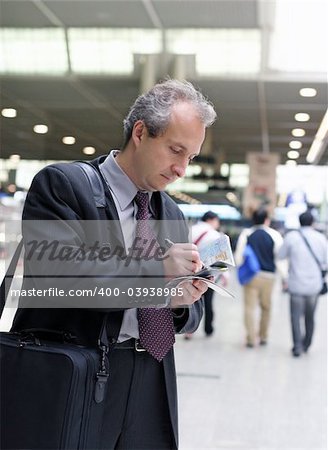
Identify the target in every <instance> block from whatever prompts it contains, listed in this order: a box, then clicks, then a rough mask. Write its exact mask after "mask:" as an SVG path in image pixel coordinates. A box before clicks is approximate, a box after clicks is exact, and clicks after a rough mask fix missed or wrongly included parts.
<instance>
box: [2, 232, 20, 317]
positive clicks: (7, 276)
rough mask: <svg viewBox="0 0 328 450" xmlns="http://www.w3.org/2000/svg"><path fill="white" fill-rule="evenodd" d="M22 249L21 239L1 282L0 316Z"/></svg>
mask: <svg viewBox="0 0 328 450" xmlns="http://www.w3.org/2000/svg"><path fill="white" fill-rule="evenodd" d="M22 248H23V239H21V240H20V242H19V244H18V245H17V248H16V250H15V253H14V256H13V257H12V259H11V261H10V264H9V267H8V270H7V272H6V274H5V276H4V277H3V280H2V282H1V287H0V316H1V314H2V311H3V309H4V307H5V304H6V299H7V297H8V293H9V289H10V286H11V283H12V282H13V278H14V274H15V271H16V267H17V264H18V260H19V257H20V254H21V252H22Z"/></svg>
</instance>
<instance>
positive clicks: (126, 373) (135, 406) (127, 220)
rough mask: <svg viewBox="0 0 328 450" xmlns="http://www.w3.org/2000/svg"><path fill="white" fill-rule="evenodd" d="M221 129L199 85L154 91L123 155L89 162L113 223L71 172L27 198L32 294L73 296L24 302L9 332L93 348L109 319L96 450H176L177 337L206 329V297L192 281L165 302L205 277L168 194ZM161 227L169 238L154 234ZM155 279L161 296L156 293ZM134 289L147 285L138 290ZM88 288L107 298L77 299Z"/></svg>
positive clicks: (139, 108) (53, 176)
mask: <svg viewBox="0 0 328 450" xmlns="http://www.w3.org/2000/svg"><path fill="white" fill-rule="evenodd" d="M215 118H216V114H215V112H214V109H213V107H212V105H211V104H210V103H209V102H208V101H207V100H206V99H205V98H204V97H203V95H202V94H201V93H200V92H198V91H197V90H196V89H195V88H194V87H193V85H192V84H190V83H188V82H179V81H176V80H168V81H165V82H163V83H160V84H157V85H155V86H154V87H153V88H152V89H151V90H150V91H149V92H147V93H145V94H143V95H141V96H139V97H138V98H137V100H136V101H135V103H134V104H133V106H132V107H131V109H130V111H129V113H128V115H127V117H126V118H125V120H124V144H123V148H122V150H121V151H118V150H113V151H111V152H110V154H109V155H106V156H102V157H99V158H97V159H95V160H93V161H91V164H92V165H93V166H94V168H95V170H96V171H97V172H98V175H99V176H100V177H101V183H102V185H103V188H104V190H105V211H104V213H105V217H103V219H104V220H99V214H100V212H99V209H101V208H99V207H98V206H99V205H96V203H95V201H94V196H93V192H92V189H91V186H90V184H89V183H88V180H87V179H86V178H85V176H84V174H83V173H82V171H81V170H80V168H79V167H78V166H77V165H76V164H74V163H69V164H64V163H59V164H54V165H50V166H48V167H46V168H44V169H43V170H41V172H39V173H38V174H37V175H36V177H35V178H34V180H33V182H32V185H31V188H30V190H29V193H28V195H27V199H26V203H25V207H24V212H23V237H24V244H25V277H24V283H23V289H25V290H28V289H32V288H37V287H38V286H39V284H40V283H43V287H46V288H47V289H51V287H52V286H53V283H54V282H55V281H54V280H57V282H59V281H58V280H60V283H61V287H62V288H63V290H64V292H68V291H69V290H70V291H71V292H72V293H73V294H72V297H71V296H64V297H60V298H59V297H58V298H54V297H52V298H50V296H49V295H45V296H43V297H41V298H40V297H38V298H37V297H36V296H34V297H32V298H28V299H27V298H25V297H24V298H23V297H21V303H20V304H21V306H25V308H20V309H19V310H18V312H17V314H16V317H15V320H14V323H13V327H12V330H13V331H20V330H22V329H26V328H47V329H53V330H61V331H65V333H70V334H72V335H74V336H75V337H76V339H77V342H78V343H80V344H82V345H89V346H95V347H96V346H97V339H98V336H99V333H100V330H101V327H102V325H103V323H104V318H105V317H106V318H108V323H109V324H111V323H115V324H116V325H117V324H118V326H119V330H120V331H119V334H118V336H110V338H111V339H112V342H116V345H115V347H114V350H113V351H112V352H111V355H110V361H109V366H110V377H109V381H108V383H107V385H108V386H107V391H106V402H107V404H106V408H105V414H104V417H103V419H102V424H101V426H100V427H99V428H100V429H101V430H102V431H101V436H100V439H99V440H100V447H99V448H106V449H114V448H115V449H123V448H125V449H127V448H130V449H132V448H133V449H155V448H156V449H171V448H172V449H174V448H177V447H178V425H177V393H176V376H175V366H174V355H173V343H174V332H175V333H185V332H192V331H194V330H195V329H196V328H197V326H198V324H199V322H200V320H201V317H202V301H201V300H200V299H201V298H202V295H203V294H204V292H205V291H206V289H207V286H206V284H205V283H202V282H201V281H194V282H187V283H184V284H183V285H182V286H181V287H180V288H179V291H178V290H175V291H173V290H172V291H170V292H169V293H167V292H166V295H163V289H162V291H160V290H158V289H161V288H163V286H164V285H165V282H166V281H168V280H170V279H171V278H172V277H175V276H178V275H185V274H189V273H192V272H196V271H198V270H199V269H200V268H201V261H200V258H199V253H198V251H197V247H196V246H195V245H193V244H191V243H188V241H187V233H188V229H187V226H186V224H185V222H184V218H183V215H182V213H181V212H180V210H179V208H178V207H177V205H176V204H175V203H174V202H173V201H172V200H171V199H170V197H169V196H168V195H166V194H165V193H164V192H163V190H164V189H165V188H166V186H167V185H168V184H169V183H172V182H173V181H175V180H177V179H178V178H181V177H183V176H184V174H185V171H186V168H187V166H188V164H189V163H190V162H191V161H192V159H193V158H194V157H195V156H197V155H198V154H199V152H200V150H201V146H202V143H203V141H204V138H205V130H206V128H207V127H208V126H210V125H211V124H212V123H213V122H214V120H215ZM158 223H159V224H160V225H159V226H160V228H164V229H166V231H165V233H162V234H159V235H156V234H155V231H154V227H155V229H156V226H157V225H158ZM170 224H171V225H170ZM152 225H154V227H153V226H152ZM165 238H168V239H169V240H170V241H165ZM171 241H172V242H173V245H172V242H171ZM167 242H170V247H169V246H168V245H167ZM31 243H32V244H31ZM136 243H137V244H138V243H139V246H138V245H135V244H136ZM31 245H32V247H33V248H32V247H31ZM109 248H110V249H111V250H110V251H111V252H112V253H110V254H109V255H108V252H109ZM70 249H74V250H75V253H74V254H73V253H72V252H70ZM113 249H115V252H114V251H113ZM56 252H57V253H56ZM106 252H107V253H106ZM135 252H137V253H135ZM91 253H92V254H91ZM105 256H106V257H105ZM127 256H128V257H127ZM58 258H59V259H58ZM60 258H61V260H60ZM63 260H65V261H64V262H63ZM49 261H50V262H49ZM36 272H37V274H36ZM35 275H37V276H35ZM152 277H154V278H152ZM153 279H154V280H158V279H160V282H159V283H162V284H159V285H158V284H154V285H152V280H153ZM134 280H141V282H142V285H141V287H140V285H139V286H137V285H135V284H133V283H135V282H136V281H134ZM115 283H121V284H115ZM154 283H155V281H154ZM112 286H116V287H117V288H118V289H120V291H119V292H120V295H119V296H118V297H117V296H115V298H113V297H111V296H110V291H109V290H108V287H112ZM144 287H146V288H147V289H148V291H147V292H148V294H149V295H148V297H150V300H149V301H151V302H152V303H151V304H147V305H148V306H151V307H149V308H143V307H142V306H144V304H142V301H141V300H140V296H139V294H140V292H141V293H142V292H144V291H140V290H137V289H141V288H144ZM84 288H92V289H96V290H97V293H98V295H96V296H94V297H92V299H90V298H83V297H81V296H78V295H77V290H80V291H82V289H84ZM123 288H124V289H123ZM102 289H103V291H101V290H102ZM152 289H153V290H152ZM45 292H48V293H50V292H53V291H50V290H49V291H45ZM74 292H76V295H75V296H74ZM101 292H105V296H103V295H101ZM116 292H118V291H116ZM127 292H129V293H130V294H131V295H130V294H129V295H127ZM152 294H153V295H152ZM131 296H132V299H131ZM148 297H147V298H148ZM146 300H147V299H146V297H145V301H146ZM147 301H148V300H147ZM131 302H132V304H131ZM134 305H137V306H138V308H136V307H133V306H134ZM27 306H28V307H27ZM33 306H34V307H33ZM108 333H109V334H110V333H111V327H110V326H109V327H108ZM113 340H114V341H113Z"/></svg>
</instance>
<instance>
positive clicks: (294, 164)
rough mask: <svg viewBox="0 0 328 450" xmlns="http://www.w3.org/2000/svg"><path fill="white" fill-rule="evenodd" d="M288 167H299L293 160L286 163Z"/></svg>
mask: <svg viewBox="0 0 328 450" xmlns="http://www.w3.org/2000/svg"><path fill="white" fill-rule="evenodd" d="M286 166H297V162H296V161H295V160H293V159H288V160H287V161H286Z"/></svg>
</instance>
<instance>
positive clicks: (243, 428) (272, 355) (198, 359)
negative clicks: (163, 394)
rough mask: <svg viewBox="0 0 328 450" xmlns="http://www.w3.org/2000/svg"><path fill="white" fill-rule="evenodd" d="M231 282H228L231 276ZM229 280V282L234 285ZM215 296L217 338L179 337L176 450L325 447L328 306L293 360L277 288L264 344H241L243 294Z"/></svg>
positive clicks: (284, 299)
mask: <svg viewBox="0 0 328 450" xmlns="http://www.w3.org/2000/svg"><path fill="white" fill-rule="evenodd" d="M232 278H233V277H232ZM232 281H233V280H232ZM232 284H233V286H232V287H231V290H232V291H233V292H234V293H235V295H236V298H235V299H234V300H230V299H228V298H219V297H218V295H217V294H215V296H216V297H215V298H214V299H213V300H214V311H215V322H214V323H215V333H214V334H213V336H211V337H205V336H204V331H203V324H201V326H200V328H199V329H198V330H197V332H196V333H195V335H194V337H193V339H191V340H188V341H187V340H185V339H183V337H182V336H178V337H177V343H176V346H175V347H176V350H175V353H176V364H177V374H178V391H179V421H180V450H192V449H201V450H203V449H220V450H225V449H227V450H228V449H247V450H255V449H256V450H269V449H270V450H278V449H279V450H282V449H284V450H287V449H288V450H291V449H310V450H317V449H326V448H327V410H326V407H327V354H326V353H327V333H326V328H327V303H326V299H325V298H324V297H321V298H320V301H319V304H318V309H317V311H316V329H315V335H314V341H313V345H312V347H311V348H310V349H309V352H308V354H305V355H302V357H300V358H294V357H292V356H291V351H290V350H291V346H292V345H291V331H290V322H289V301H288V295H287V294H282V293H281V292H280V288H279V286H278V283H277V286H276V287H275V291H274V297H273V304H272V317H271V327H270V336H269V341H268V345H267V346H265V347H264V346H257V347H255V348H253V349H249V348H246V347H245V343H244V340H245V333H244V326H243V302H242V291H241V289H240V287H239V286H235V283H232Z"/></svg>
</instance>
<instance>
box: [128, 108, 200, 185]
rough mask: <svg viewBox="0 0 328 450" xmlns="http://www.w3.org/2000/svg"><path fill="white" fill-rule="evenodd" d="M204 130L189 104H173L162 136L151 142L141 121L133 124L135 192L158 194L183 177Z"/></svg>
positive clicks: (198, 146)
mask: <svg viewBox="0 0 328 450" xmlns="http://www.w3.org/2000/svg"><path fill="white" fill-rule="evenodd" d="M204 138H205V126H204V124H203V123H202V122H201V121H200V119H199V118H198V116H197V113H196V111H195V109H194V107H193V106H192V105H190V104H189V103H178V104H176V105H175V106H174V107H173V109H172V113H171V120H170V124H169V126H168V128H167V129H166V131H165V132H164V134H162V135H160V136H158V137H156V138H152V137H150V136H149V135H148V130H147V128H146V127H145V125H144V123H143V122H142V121H138V122H136V124H135V125H134V128H133V134H132V139H133V142H134V144H135V149H134V156H133V168H131V170H132V172H131V173H130V175H132V179H133V181H134V183H135V184H136V185H137V186H138V188H139V189H142V190H147V191H162V190H164V189H165V188H166V186H167V185H168V184H170V183H172V182H173V181H175V180H176V179H177V178H180V177H183V176H184V174H185V171H186V168H187V166H188V164H189V163H190V161H191V160H192V159H193V158H194V157H195V156H197V155H198V154H199V152H200V149H201V146H202V143H203V141H204Z"/></svg>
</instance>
